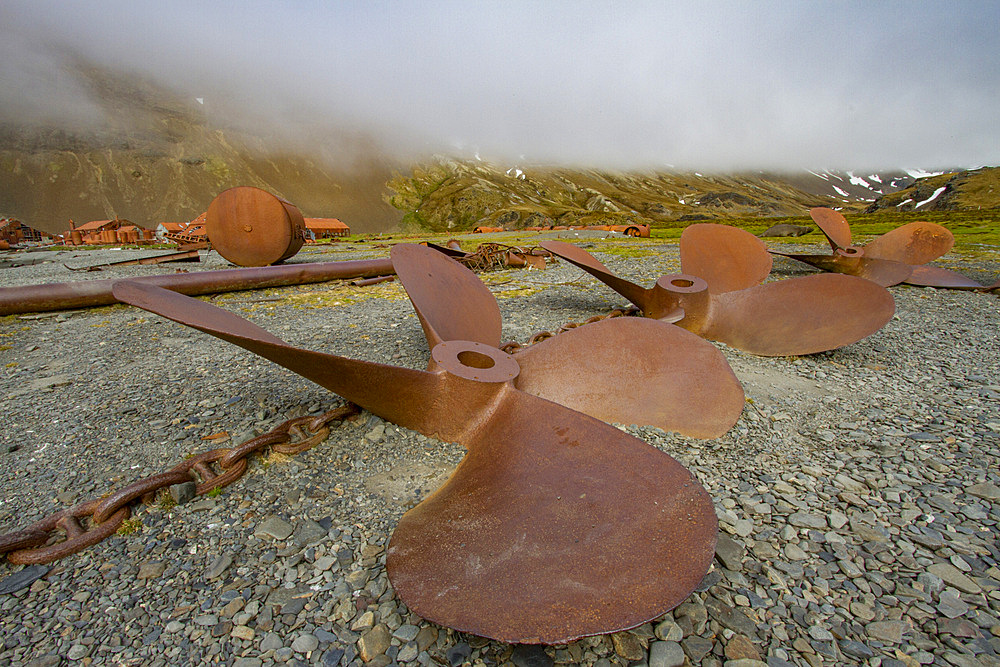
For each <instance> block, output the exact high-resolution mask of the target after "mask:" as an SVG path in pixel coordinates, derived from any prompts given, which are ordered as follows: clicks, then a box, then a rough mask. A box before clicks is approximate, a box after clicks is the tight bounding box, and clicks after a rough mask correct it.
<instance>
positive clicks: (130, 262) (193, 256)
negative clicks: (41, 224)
mask: <svg viewBox="0 0 1000 667" xmlns="http://www.w3.org/2000/svg"><path fill="white" fill-rule="evenodd" d="M200 261H201V255H199V254H198V251H197V250H181V251H178V252H171V253H167V254H166V255H154V256H153V257H143V258H142V259H123V260H122V261H120V262H105V263H104V264H94V265H92V266H80V267H73V266H69V265H68V264H63V266H65V267H66V268H67V269H69V270H70V271H100V270H101V269H107V268H110V267H112V266H136V265H142V266H147V265H150V264H165V263H167V262H200Z"/></svg>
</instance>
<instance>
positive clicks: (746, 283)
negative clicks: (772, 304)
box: [681, 223, 771, 294]
mask: <svg viewBox="0 0 1000 667" xmlns="http://www.w3.org/2000/svg"><path fill="white" fill-rule="evenodd" d="M681 271H682V272H683V273H686V274H689V275H692V276H698V277H699V278H701V279H702V280H704V281H705V282H707V283H708V291H709V292H710V293H712V294H721V293H723V292H734V291H736V290H741V289H746V288H747V287H753V286H754V285H759V284H760V283H762V282H764V279H765V278H767V275H768V274H769V273H770V272H771V255H769V254H768V252H767V246H766V245H765V244H764V242H763V241H761V240H760V239H759V238H757V237H756V236H754V235H753V234H751V233H750V232H748V231H745V230H743V229H740V228H738V227H728V226H726V225H716V224H710V223H701V224H696V225H691V226H689V227H685V228H684V231H683V232H682V233H681Z"/></svg>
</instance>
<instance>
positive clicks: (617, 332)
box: [392, 244, 766, 438]
mask: <svg viewBox="0 0 1000 667" xmlns="http://www.w3.org/2000/svg"><path fill="white" fill-rule="evenodd" d="M765 256H766V254H765ZM392 263H393V267H394V268H395V269H396V273H397V275H398V276H399V280H400V282H402V283H403V285H404V287H406V291H407V293H408V294H409V296H410V301H411V302H412V303H413V308H414V310H416V312H417V317H418V318H419V320H420V323H421V325H422V326H423V329H424V335H425V337H426V338H427V344H428V347H430V348H431V349H433V348H434V347H435V346H436V345H438V344H439V343H442V342H445V341H450V340H469V341H476V342H478V343H482V344H484V345H489V346H490V347H499V346H500V337H501V333H502V331H501V330H502V324H501V319H500V308H499V306H498V305H497V301H496V298H495V297H494V296H493V293H492V292H490V291H489V289H488V288H487V287H486V285H484V284H483V283H482V281H481V280H479V278H478V277H476V275H475V274H474V273H473V272H472V271H469V270H468V269H466V268H465V267H463V266H461V265H460V264H458V263H457V262H454V261H451V260H448V259H447V258H446V257H444V256H443V255H440V254H438V253H434V252H428V251H427V249H426V248H424V247H422V246H417V245H409V244H400V245H397V246H395V247H394V248H393V249H392ZM442 295H447V298H442ZM516 358H517V361H518V365H519V366H520V369H521V370H520V373H519V374H518V377H517V379H515V380H514V385H515V386H516V387H517V388H518V389H520V390H521V391H525V392H527V393H529V394H532V395H534V396H539V397H541V398H545V399H548V400H550V401H554V402H556V403H559V404H561V405H565V406H567V407H570V408H573V409H574V410H579V411H580V412H584V413H586V414H588V415H590V416H592V417H597V418H598V419H601V420H603V421H609V422H617V423H624V424H646V425H650V426H657V427H659V428H662V429H663V430H665V431H677V432H679V433H683V434H684V435H689V436H694V437H698V438H715V437H719V436H721V435H722V434H724V433H725V432H726V431H728V430H729V429H730V428H732V426H733V424H735V423H736V420H737V419H739V416H740V413H741V412H742V411H743V406H744V403H745V397H744V394H743V388H742V387H741V386H740V383H739V380H737V379H736V376H735V375H734V374H733V371H732V369H731V368H730V367H729V363H728V362H727V361H726V358H725V356H724V355H723V354H722V353H721V352H719V350H718V349H716V348H715V347H714V346H713V345H710V344H709V343H706V342H705V341H703V340H701V339H700V338H699V337H698V336H695V335H693V334H691V333H689V332H687V331H684V330H683V329H679V328H678V327H673V326H664V325H663V324H662V323H654V322H649V321H646V320H642V319H637V318H620V319H616V320H605V321H602V322H595V323H593V324H588V325H587V326H584V327H578V328H576V329H572V330H570V331H567V332H565V333H562V334H559V335H558V336H554V337H552V338H549V339H547V340H543V341H541V342H539V343H536V344H534V345H531V346H530V347H527V348H523V349H522V350H520V351H519V352H517V353H516ZM429 370H434V365H433V358H432V362H431V366H430V367H429Z"/></svg>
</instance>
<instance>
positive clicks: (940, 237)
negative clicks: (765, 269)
mask: <svg viewBox="0 0 1000 667" xmlns="http://www.w3.org/2000/svg"><path fill="white" fill-rule="evenodd" d="M809 215H810V216H811V217H812V219H813V222H815V223H816V226H817V227H819V229H820V231H821V232H823V235H824V236H826V240H827V241H829V243H830V248H831V249H832V251H833V254H831V255H805V254H796V253H784V252H778V251H776V250H772V251H771V253H772V254H775V255H780V256H782V257H788V258H789V259H794V260H797V261H799V262H803V263H804V264H809V265H811V266H814V267H816V268H817V269H821V270H823V271H829V272H831V273H844V274H847V275H851V276H858V277H859V278H865V279H867V280H871V281H872V282H876V283H878V284H879V285H882V286H883V287H890V286H892V285H898V284H899V283H904V282H905V283H907V284H910V285H921V286H925V287H944V288H950V289H970V290H971V289H995V288H996V284H994V285H990V286H989V287H986V286H984V285H981V284H979V283H978V282H976V281H975V280H972V279H971V278H969V277H967V276H964V275H962V274H961V273H958V272H957V271H951V270H949V269H942V268H940V267H937V266H927V262H931V261H933V260H935V259H937V258H938V257H941V256H942V255H944V254H945V253H946V252H948V251H949V250H951V249H952V247H953V246H954V245H955V237H954V235H953V234H952V233H951V232H950V231H949V230H948V229H947V228H945V227H942V226H941V225H938V224H935V223H933V222H922V221H917V222H911V223H908V224H905V225H903V226H901V227H897V228H896V229H893V230H891V231H888V232H886V233H885V234H882V235H881V236H879V237H877V238H875V239H874V240H872V241H870V242H869V243H868V244H867V245H865V246H858V245H853V244H852V243H851V228H850V226H849V225H848V224H847V219H846V218H845V217H844V216H843V215H842V214H841V213H840V212H838V211H834V210H833V209H830V208H823V207H820V208H814V209H812V210H810V211H809Z"/></svg>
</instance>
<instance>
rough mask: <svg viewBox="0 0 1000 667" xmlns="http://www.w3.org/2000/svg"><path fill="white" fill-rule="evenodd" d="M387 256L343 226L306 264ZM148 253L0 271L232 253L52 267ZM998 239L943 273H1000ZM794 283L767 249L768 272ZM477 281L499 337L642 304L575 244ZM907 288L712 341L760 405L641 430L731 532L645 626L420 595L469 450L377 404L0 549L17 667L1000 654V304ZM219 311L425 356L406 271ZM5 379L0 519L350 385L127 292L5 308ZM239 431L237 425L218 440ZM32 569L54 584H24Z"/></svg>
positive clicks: (378, 665) (145, 471)
mask: <svg viewBox="0 0 1000 667" xmlns="http://www.w3.org/2000/svg"><path fill="white" fill-rule="evenodd" d="M650 247H652V246H650ZM792 247H794V246H792ZM802 249H807V248H804V247H803V248H802ZM662 250H663V253H662V254H661V255H656V256H649V257H621V256H616V255H599V256H600V257H601V259H602V260H604V261H606V263H608V264H609V265H610V266H611V267H612V268H613V269H614V270H616V271H618V272H620V273H621V274H623V275H626V276H629V277H632V278H633V279H635V280H636V281H637V282H642V283H644V284H651V283H652V281H653V280H654V279H655V278H656V277H657V276H659V275H660V274H661V273H664V272H675V271H677V270H678V255H677V246H676V245H673V244H671V245H664V246H662ZM385 253H386V250H385V249H384V248H382V249H378V248H376V249H366V248H365V247H364V245H358V246H354V247H348V246H343V245H340V246H336V249H335V250H330V249H323V248H320V249H309V250H308V251H307V252H304V253H300V254H299V255H298V256H297V257H296V258H295V261H315V260H319V259H323V260H328V259H361V258H369V257H375V256H385ZM138 254H139V253H137V252H136V251H91V252H83V251H76V252H65V253H51V252H48V253H43V252H35V253H17V254H16V255H13V254H8V255H6V256H5V257H0V260H7V261H8V262H10V261H13V262H17V263H20V262H23V261H25V260H28V259H30V260H35V259H44V260H49V261H46V263H39V264H34V265H30V266H19V267H15V268H4V269H0V285H2V286H9V285H18V284H29V283H39V282H46V281H56V280H79V279H94V278H112V277H126V276H135V275H151V274H158V273H164V272H169V271H172V270H174V269H175V268H184V269H187V270H202V269H209V268H221V267H222V266H224V262H222V261H221V260H220V259H219V258H218V257H217V256H213V255H209V257H208V258H206V261H204V262H202V263H201V264H200V265H173V266H171V265H163V266H159V267H127V268H118V269H113V270H112V269H109V270H105V271H102V272H87V273H84V272H70V271H68V270H67V269H65V268H64V267H63V262H65V263H66V264H70V265H72V266H83V265H89V264H96V263H99V262H104V261H114V260H117V259H123V258H132V257H135V256H138ZM997 258H998V255H997V253H995V252H993V251H991V250H984V252H983V253H982V256H981V257H978V258H976V259H962V258H961V257H954V258H950V261H948V262H944V264H945V265H946V266H950V267H953V268H961V269H963V270H965V271H966V272H967V273H969V274H970V275H972V276H973V277H975V278H978V279H980V280H982V281H986V280H990V281H991V280H992V279H993V276H994V275H995V273H996V271H997V270H998V268H1000V263H998V261H997ZM801 273H803V270H802V269H799V268H797V267H796V266H794V265H793V264H792V263H790V262H786V261H784V260H782V261H780V262H776V268H775V277H777V278H784V277H789V276H794V275H799V274H801ZM483 277H484V279H485V280H486V281H487V282H488V284H489V285H490V287H491V289H492V290H493V291H494V293H495V294H496V296H497V297H498V299H499V302H500V307H501V311H502V313H503V317H504V327H505V329H504V334H505V338H508V339H513V340H517V341H520V342H524V341H526V340H527V338H528V337H529V336H530V335H531V334H532V333H534V332H536V331H539V330H543V329H553V328H556V327H558V326H559V325H560V324H562V323H564V322H567V321H581V320H583V319H586V318H587V317H589V316H591V315H594V314H598V313H603V312H606V311H608V310H610V309H611V308H613V307H615V306H620V305H624V304H623V302H622V301H621V300H620V298H619V297H618V296H617V295H615V294H613V293H612V292H610V291H609V290H607V289H606V288H604V286H603V285H600V284H599V283H597V282H596V281H594V280H592V279H591V278H590V277H589V276H586V275H584V274H581V272H580V271H578V270H576V269H574V268H572V267H569V266H568V265H567V264H565V263H561V264H557V265H553V266H551V267H550V268H549V269H548V270H546V271H544V272H537V271H530V272H529V271H503V272H494V273H489V274H484V276H483ZM892 292H893V295H894V296H895V297H896V304H897V305H896V308H897V314H896V316H895V317H894V318H893V320H892V321H891V322H890V323H889V325H888V326H886V327H885V329H883V330H882V331H880V332H879V333H877V334H875V335H873V336H871V337H870V338H868V339H866V340H863V341H861V342H859V343H856V344H854V345H851V346H849V347H847V348H844V349H841V350H837V351H834V352H829V353H823V354H818V355H812V356H808V357H794V358H777V359H775V358H759V357H753V356H751V355H748V354H744V353H742V352H740V351H738V350H733V349H731V348H728V347H726V346H720V347H721V348H722V349H723V351H724V353H725V354H726V356H727V357H728V359H729V361H730V363H731V365H732V366H733V369H734V370H735V372H736V374H737V375H738V376H739V378H740V380H741V381H742V382H743V383H744V387H745V390H746V393H747V397H748V403H747V407H746V409H745V410H744V413H743V416H742V417H741V418H740V420H739V422H738V423H737V425H736V426H735V427H734V428H733V429H732V431H730V433H728V434H727V435H725V436H724V437H722V438H719V439H717V440H710V441H702V440H695V439H691V438H686V437H683V436H679V435H676V434H669V433H664V432H662V431H660V430H657V429H652V428H647V427H634V426H633V427H629V428H628V430H629V432H631V433H632V434H634V435H636V436H637V437H640V438H642V439H644V440H646V441H647V442H650V443H651V444H653V445H654V446H656V447H658V448H660V449H662V450H663V451H665V452H667V453H668V454H670V455H671V456H674V457H675V458H677V459H679V460H680V461H682V462H683V463H684V464H685V465H686V466H688V468H689V469H690V470H692V471H693V472H694V473H695V475H697V477H698V478H699V479H700V480H701V482H702V483H703V484H704V485H705V487H706V488H707V489H708V490H709V492H710V493H711V495H712V497H713V499H714V501H715V503H716V507H717V510H718V516H719V522H720V523H719V525H720V539H719V546H718V551H717V559H716V562H715V564H714V567H713V569H712V571H710V572H709V574H708V575H707V577H706V579H705V580H704V581H703V583H702V585H701V586H700V587H699V589H698V590H697V591H696V592H695V593H693V594H692V595H691V597H690V598H689V599H688V600H686V601H685V602H684V603H683V604H681V605H680V606H679V607H678V608H676V609H675V610H673V611H672V612H670V613H667V614H665V615H664V616H663V617H661V618H659V619H657V620H655V621H654V622H652V623H648V624H646V625H644V626H641V627H639V628H636V629H634V630H632V631H630V632H624V633H619V634H616V635H612V636H599V637H591V638H586V639H583V640H580V641H577V642H574V643H572V644H570V645H567V646H555V647H546V648H544V649H542V648H538V647H534V648H532V647H513V646H509V645H505V644H501V643H498V642H493V641H488V640H485V639H482V638H479V637H474V636H470V635H465V634H461V633H456V632H453V631H451V630H449V629H447V628H442V627H438V626H436V625H434V624H431V623H428V622H426V621H424V620H422V619H421V618H419V617H417V616H416V615H415V614H413V613H411V612H410V611H409V610H408V609H407V608H406V606H405V605H404V604H403V603H402V602H401V601H400V600H398V599H397V598H396V597H395V596H394V594H393V590H392V586H391V585H390V584H389V582H388V579H387V577H386V574H385V569H384V563H385V552H384V548H385V545H386V544H387V541H388V538H389V536H390V534H391V531H392V529H393V526H394V525H395V524H396V522H397V521H398V519H399V517H400V516H401V515H402V513H403V512H405V511H406V509H407V508H408V507H411V506H412V505H413V504H415V503H416V502H418V501H419V499H420V498H421V497H422V496H423V495H425V494H426V493H427V492H428V491H430V490H433V489H434V488H435V487H436V486H437V485H438V484H439V483H440V482H441V481H442V480H443V479H445V478H446V477H447V475H448V473H449V471H450V470H451V469H452V468H453V467H454V466H455V465H456V464H457V463H458V461H460V460H461V457H462V450H461V448H460V447H458V446H455V445H446V444H442V443H440V442H438V441H435V440H433V439H429V438H426V437H424V436H422V435H419V434H416V433H414V432H412V431H408V430H406V429H402V428H398V427H396V426H394V425H392V424H390V423H386V422H383V421H382V420H380V419H379V418H378V417H375V416H373V415H369V414H367V413H362V414H361V416H360V417H359V418H357V419H354V420H352V421H351V420H349V421H346V422H344V424H342V425H341V426H339V427H338V428H336V429H334V430H333V431H332V433H331V435H330V437H329V438H328V439H327V440H326V441H325V442H324V443H322V444H321V445H319V446H318V447H316V448H314V449H313V450H310V451H308V452H305V453H302V454H299V455H297V456H294V457H281V456H270V457H268V458H267V459H266V460H261V459H259V458H255V459H254V462H253V463H251V466H250V469H249V472H248V474H247V475H246V476H245V477H244V478H243V479H242V480H240V481H238V482H236V483H235V484H233V485H232V486H229V487H227V488H226V489H224V490H223V491H222V493H221V494H217V495H214V497H207V496H203V497H201V498H199V499H195V500H193V501H191V502H188V503H184V504H180V505H171V504H170V503H167V502H160V503H157V504H154V505H151V506H146V507H140V508H139V509H138V510H137V512H136V513H135V514H134V520H133V521H132V522H131V524H130V525H131V528H132V530H133V532H132V533H131V534H119V535H116V536H113V537H111V538H110V539H108V540H106V541H105V542H103V543H101V544H100V545H97V546H94V547H91V548H89V549H87V550H85V551H83V552H81V553H80V554H78V555H75V556H70V557H68V558H66V559H64V560H62V561H59V562H57V563H53V564H50V565H49V566H45V567H42V568H39V569H38V570H37V571H36V570H26V569H22V568H21V567H19V566H12V565H11V564H9V563H8V562H6V560H0V590H3V591H5V592H4V593H3V594H0V664H15V665H25V664H27V665H58V664H76V663H79V664H84V665H87V664H129V665H132V664H134V665H140V664H141V665H164V664H199V663H224V664H236V665H241V666H250V665H262V664H263V665H270V664H280V663H287V664H307V665H345V666H347V665H356V664H361V663H362V662H366V663H367V664H368V665H373V666H374V667H385V666H386V665H389V664H418V663H419V664H421V665H430V664H432V663H437V664H441V665H451V666H457V665H460V664H463V663H467V664H474V665H491V664H496V665H501V664H509V663H513V664H515V665H517V666H518V667H527V666H532V667H542V666H544V665H548V664H551V663H552V662H553V661H554V662H556V663H582V664H586V665H598V666H600V667H609V666H610V665H611V664H617V665H625V664H628V665H632V666H640V665H648V667H668V666H676V665H682V664H702V665H732V666H733V667H753V666H759V665H763V664H767V665H771V666H781V665H788V664H793V665H811V666H817V665H840V664H864V665H882V666H885V667H890V666H897V665H906V666H915V665H920V664H936V665H996V664H1000V658H998V657H997V656H998V654H1000V565H998V561H1000V548H998V544H997V538H998V532H1000V529H998V522H1000V488H998V487H1000V471H998V461H1000V403H998V399H1000V354H998V352H997V349H998V340H997V339H998V335H997V332H998V330H1000V328H998V325H1000V312H998V301H997V297H996V296H994V295H984V294H975V293H967V292H949V291H943V290H930V289H918V288H912V287H895V288H893V289H892ZM212 301H213V302H214V303H216V304H218V305H220V306H222V307H223V308H227V309H230V310H234V311H236V312H239V313H240V314H242V315H244V316H246V317H249V318H250V319H252V320H254V321H255V322H257V323H258V324H260V325H261V326H263V327H264V328H266V329H268V330H269V331H271V332H273V333H275V334H276V335H278V336H280V337H282V338H284V339H285V340H287V341H289V342H290V343H293V344H298V345H301V346H304V347H309V348H313V349H319V350H325V351H329V352H333V353H337V354H343V355H346V356H351V357H356V358H364V359H369V360H374V361H380V362H385V363H392V364H397V365H405V366H410V367H414V368H419V367H422V366H423V365H424V364H425V362H426V359H427V355H428V351H427V347H426V343H425V342H424V339H423V335H422V333H421V331H420V327H419V324H418V322H417V320H416V318H415V316H414V315H413V312H412V309H411V307H410V305H409V302H408V301H407V300H406V298H405V293H404V292H403V291H402V289H401V288H400V286H399V285H398V284H396V283H388V284H381V285H376V286H371V287H366V288H349V287H347V286H344V285H341V284H339V283H328V284H324V285H307V286H301V287H290V288H282V289H275V290H262V291H256V292H243V293H235V294H227V295H220V296H217V297H213V298H212ZM0 369H2V384H0V395H2V396H3V397H4V406H5V409H4V414H5V428H4V429H3V431H2V433H0V461H2V463H3V465H0V489H2V491H0V534H2V533H5V532H8V531H11V530H16V529H18V528H20V527H23V526H25V525H27V524H28V523H31V522H33V521H36V520H38V519H40V518H42V517H44V516H46V515H48V514H50V513H52V512H53V511H56V510H58V509H60V508H65V507H67V506H69V505H71V504H74V503H76V502H79V501H82V500H87V499H89V498H93V497H97V496H100V495H102V494H105V493H107V492H110V491H112V490H114V489H117V488H120V487H122V486H124V485H125V484H127V483H129V482H130V481H133V480H135V479H138V478H140V477H143V476H146V475H150V474H153V473H156V472H159V471H161V470H163V469H166V468H168V467H170V466H172V465H174V464H175V463H177V462H179V461H180V460H182V459H183V458H184V457H185V456H187V455H189V454H191V453H193V452H200V451H204V450H207V449H211V448H213V447H219V446H231V445H232V444H233V443H236V442H240V441H242V440H243V439H245V438H246V437H248V436H250V435H252V434H254V433H260V432H265V431H268V430H270V429H271V428H273V427H274V426H276V425H277V424H279V423H280V422H282V421H284V420H285V419H287V418H289V417H291V416H295V415H298V414H305V413H310V414H311V413H319V412H322V411H325V410H328V409H330V408H332V407H334V406H336V405H338V404H339V399H338V398H337V397H335V396H333V395H331V394H329V393H328V392H326V391H325V390H323V389H321V388H319V387H316V386H314V385H312V384H311V383H309V382H307V381H305V380H303V379H301V378H299V377H298V376H296V375H294V374H292V373H291V372H288V371H285V370H284V369H282V368H280V367H277V366H275V365H273V364H270V363H268V362H266V361H264V360H262V359H259V358H257V357H254V356H253V355H251V354H249V353H246V352H244V351H243V350H241V349H239V348H235V347H232V346H229V345H226V344H224V343H221V342H219V341H216V340H215V339H212V338H209V337H208V336H205V335H203V334H201V333H199V332H197V331H194V330H192V329H188V328H186V327H183V326H180V325H177V324H174V323H172V322H169V321H166V320H163V319H161V318H159V317H156V316H153V315H150V314H148V313H145V312H142V311H139V310H136V309H132V308H127V307H123V306H115V307H108V308H99V309H91V310H81V311H75V312H66V313H53V314H45V315H42V316H20V317H7V318H0ZM223 431H225V432H226V433H228V434H229V435H230V436H231V440H227V439H226V438H225V437H221V438H217V439H214V440H205V438H206V437H207V436H210V435H215V434H218V433H220V432H223ZM32 572H34V573H35V574H42V576H40V577H39V578H37V579H35V580H34V581H33V582H31V583H30V585H29V584H28V581H27V580H29V579H30V577H29V575H30V574H31V573H32ZM22 578H23V579H25V580H26V581H24V585H23V586H22V587H18V585H17V584H16V582H17V581H18V580H19V579H22ZM11 589H15V590H11Z"/></svg>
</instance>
